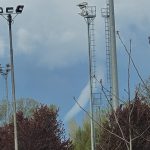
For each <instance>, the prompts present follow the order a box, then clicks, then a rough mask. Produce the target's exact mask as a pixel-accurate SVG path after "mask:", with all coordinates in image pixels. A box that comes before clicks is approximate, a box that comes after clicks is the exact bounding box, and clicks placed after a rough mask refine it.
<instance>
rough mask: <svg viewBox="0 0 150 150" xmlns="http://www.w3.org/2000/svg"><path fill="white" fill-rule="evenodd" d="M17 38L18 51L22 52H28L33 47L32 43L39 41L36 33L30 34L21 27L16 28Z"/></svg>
mask: <svg viewBox="0 0 150 150" xmlns="http://www.w3.org/2000/svg"><path fill="white" fill-rule="evenodd" d="M17 39H18V42H17V44H18V45H17V47H18V52H19V53H23V54H30V53H31V52H32V51H33V50H34V49H35V48H34V45H35V44H36V43H38V41H39V38H38V37H36V35H32V33H30V32H28V31H27V30H26V29H23V28H20V29H19V30H18V32H17Z"/></svg>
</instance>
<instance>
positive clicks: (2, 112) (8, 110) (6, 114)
mask: <svg viewBox="0 0 150 150" xmlns="http://www.w3.org/2000/svg"><path fill="white" fill-rule="evenodd" d="M12 106H13V105H12V103H9V104H8V103H7V101H6V100H5V99H4V100H2V101H1V102H0V124H1V125H3V124H6V123H7V122H10V121H12V116H13V108H12ZM38 106H40V103H39V102H38V101H36V100H34V99H32V98H20V99H18V100H16V110H17V111H22V112H23V114H24V116H25V117H30V116H31V115H32V114H33V111H34V110H35V109H36V108H37V107H38Z"/></svg>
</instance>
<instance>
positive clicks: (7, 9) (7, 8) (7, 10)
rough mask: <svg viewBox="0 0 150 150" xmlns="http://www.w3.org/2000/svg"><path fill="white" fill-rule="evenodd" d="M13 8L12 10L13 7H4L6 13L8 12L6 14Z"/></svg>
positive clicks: (11, 11) (10, 12)
mask: <svg viewBox="0 0 150 150" xmlns="http://www.w3.org/2000/svg"><path fill="white" fill-rule="evenodd" d="M13 10H14V8H13V7H6V13H8V14H12V13H13Z"/></svg>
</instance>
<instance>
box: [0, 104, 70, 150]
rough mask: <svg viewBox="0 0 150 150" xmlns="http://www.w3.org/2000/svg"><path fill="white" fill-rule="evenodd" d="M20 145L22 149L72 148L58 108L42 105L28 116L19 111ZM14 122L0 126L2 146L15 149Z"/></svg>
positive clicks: (63, 149)
mask: <svg viewBox="0 0 150 150" xmlns="http://www.w3.org/2000/svg"><path fill="white" fill-rule="evenodd" d="M17 130H18V147H19V149H20V150H72V143H71V141H70V139H68V138H66V137H65V130H64V128H63V124H62V121H61V120H58V109H55V108H54V107H51V108H49V107H48V106H40V107H38V108H36V109H35V110H34V113H33V115H32V117H30V118H27V117H25V116H24V115H23V112H22V111H19V112H18V113H17ZM13 134H14V133H13V123H10V124H6V125H5V126H4V127H0V148H1V149H2V150H14V139H13V138H14V136H13Z"/></svg>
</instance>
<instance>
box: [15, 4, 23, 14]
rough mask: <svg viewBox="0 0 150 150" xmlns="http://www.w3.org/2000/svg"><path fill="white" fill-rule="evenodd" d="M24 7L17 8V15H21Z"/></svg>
mask: <svg viewBox="0 0 150 150" xmlns="http://www.w3.org/2000/svg"><path fill="white" fill-rule="evenodd" d="M23 8H24V5H18V6H17V8H16V13H17V14H21V13H22V11H23Z"/></svg>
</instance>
